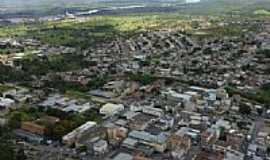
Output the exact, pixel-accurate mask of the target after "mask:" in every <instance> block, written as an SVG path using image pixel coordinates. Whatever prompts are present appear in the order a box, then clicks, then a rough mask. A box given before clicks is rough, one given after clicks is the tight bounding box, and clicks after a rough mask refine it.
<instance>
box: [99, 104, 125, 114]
mask: <svg viewBox="0 0 270 160" xmlns="http://www.w3.org/2000/svg"><path fill="white" fill-rule="evenodd" d="M124 109H125V107H124V105H123V104H112V103H107V104H105V105H104V106H102V108H101V109H100V110H99V113H100V114H103V115H106V116H110V115H115V114H117V113H119V112H121V111H124Z"/></svg>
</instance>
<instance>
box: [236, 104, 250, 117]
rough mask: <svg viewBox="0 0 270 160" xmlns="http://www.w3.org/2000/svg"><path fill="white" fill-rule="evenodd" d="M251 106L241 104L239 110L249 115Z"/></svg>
mask: <svg viewBox="0 0 270 160" xmlns="http://www.w3.org/2000/svg"><path fill="white" fill-rule="evenodd" d="M251 111H252V110H251V108H250V106H247V105H240V108H239V112H240V113H241V114H246V115H249V114H250V113H251Z"/></svg>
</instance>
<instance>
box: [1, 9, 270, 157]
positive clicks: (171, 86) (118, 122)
mask: <svg viewBox="0 0 270 160" xmlns="http://www.w3.org/2000/svg"><path fill="white" fill-rule="evenodd" d="M233 16H237V15H233ZM92 18H93V17H92V16H84V17H77V16H76V15H72V16H71V15H70V14H66V15H65V16H63V17H62V18H61V19H60V20H59V19H57V18H56V17H55V19H54V20H50V22H49V21H48V20H46V22H48V23H60V22H61V23H64V22H63V21H65V23H67V22H68V23H72V24H73V23H74V25H75V24H76V23H82V24H83V25H84V23H88V20H89V19H92ZM108 19H109V18H108ZM108 19H106V20H108ZM127 21H128V20H127ZM160 21H162V20H160ZM46 22H43V23H46ZM181 22H183V23H181V24H175V23H176V22H173V27H171V26H170V27H159V28H154V29H153V28H151V27H150V26H147V27H149V28H147V27H146V28H145V26H142V29H141V30H140V32H136V33H132V34H129V33H127V35H123V33H121V35H120V34H119V35H118V33H116V34H117V36H116V38H112V39H111V38H108V37H107V38H108V40H106V41H98V42H95V45H88V44H87V45H86V46H87V47H85V44H84V42H80V41H79V42H78V43H77V42H74V44H75V45H66V44H65V43H54V42H53V43H52V41H51V40H50V39H48V37H46V38H47V39H46V40H47V41H44V39H45V38H43V37H40V35H42V36H46V33H47V30H46V31H44V33H45V34H44V33H43V30H45V29H43V30H41V31H39V32H40V33H39V34H40V35H36V36H29V37H28V36H25V35H24V36H20V35H17V36H6V37H4V36H2V35H1V33H0V35H1V38H0V126H1V129H0V137H1V138H0V148H1V150H2V151H0V159H1V160H2V159H3V160H270V18H269V16H266V17H265V16H264V17H263V18H261V19H258V20H254V19H241V17H240V18H239V17H232V15H230V17H229V18H228V17H224V18H223V19H218V20H217V19H216V17H215V16H194V17H192V16H189V19H184V20H183V21H181ZM184 22H185V23H184ZM31 23H32V22H31ZM119 23H120V22H119ZM16 25H18V24H16ZM29 25H32V24H29ZM39 25H42V24H39ZM61 25H62V24H61ZM168 25H171V24H168ZM174 25H180V27H179V26H177V27H175V26H174ZM85 26H88V25H85ZM213 26H215V28H218V29H219V28H221V29H222V31H216V30H215V31H214V33H215V35H214V34H207V33H208V32H207V31H209V30H210V29H213ZM57 27H59V26H57V25H56V26H53V29H52V30H54V31H53V33H52V35H53V34H58V33H56V31H59V30H60V29H59V28H57ZM104 27H107V26H104ZM228 28H229V29H231V28H233V29H235V28H237V30H236V31H234V30H233V31H231V30H229V31H228ZM0 30H1V28H0ZM85 30H86V29H85ZM85 30H82V31H81V32H82V33H85ZM104 30H106V28H105V29H104ZM16 31H17V32H20V31H19V30H16ZM17 32H16V34H17ZM28 32H29V33H28V34H31V32H35V30H33V31H32V30H30V31H29V30H28ZM59 32H61V33H60V34H62V31H59ZM211 32H212V31H211ZM235 32H236V33H237V34H235ZM76 33H78V31H76ZM18 34H19V33H18ZM48 34H51V33H50V32H48ZM63 34H64V33H63ZM78 34H79V33H78ZM81 36H83V35H82V34H81ZM54 38H55V37H54ZM64 38H65V37H62V39H61V38H60V39H59V41H64V40H66V39H64ZM82 38H83V37H82ZM78 44H81V45H82V46H83V47H80V48H78V47H77V46H76V45H78ZM11 151H12V154H14V155H15V158H10V157H9V156H10V155H8V153H10V152H11ZM2 152H3V153H2ZM1 154H7V155H4V156H3V157H1Z"/></svg>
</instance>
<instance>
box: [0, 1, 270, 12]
mask: <svg viewBox="0 0 270 160" xmlns="http://www.w3.org/2000/svg"><path fill="white" fill-rule="evenodd" d="M0 1H1V3H0V16H1V15H4V14H20V15H23V14H30V15H39V14H42V15H46V14H59V13H64V12H65V10H66V9H68V10H88V9H89V10H90V9H100V8H106V7H117V6H129V5H145V6H147V7H161V8H166V9H161V10H160V11H170V9H171V10H172V11H178V12H180V13H187V14H218V13H228V12H232V11H241V12H245V13H254V12H255V11H256V10H266V11H268V10H270V0H0ZM199 1H200V3H193V2H199ZM186 2H190V4H189V5H188V4H187V5H185V3H186ZM183 5H184V6H183ZM151 9H152V8H151ZM139 11H141V12H142V10H139ZM143 11H144V12H147V9H146V10H143ZM157 11H159V10H158V9H157ZM135 12H136V11H135Z"/></svg>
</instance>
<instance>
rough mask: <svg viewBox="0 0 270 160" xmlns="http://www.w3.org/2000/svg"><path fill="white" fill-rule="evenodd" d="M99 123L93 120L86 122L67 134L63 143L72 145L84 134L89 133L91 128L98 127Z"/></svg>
mask: <svg viewBox="0 0 270 160" xmlns="http://www.w3.org/2000/svg"><path fill="white" fill-rule="evenodd" d="M96 125H97V123H96V122H93V121H88V122H86V123H85V124H83V125H81V126H80V127H78V128H76V129H75V130H73V131H72V132H70V133H68V134H67V135H65V136H64V137H63V138H62V140H63V143H65V144H67V145H71V144H73V143H76V142H77V141H78V140H79V139H80V138H81V137H82V136H83V135H85V134H87V131H89V130H90V129H91V128H94V127H96Z"/></svg>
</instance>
